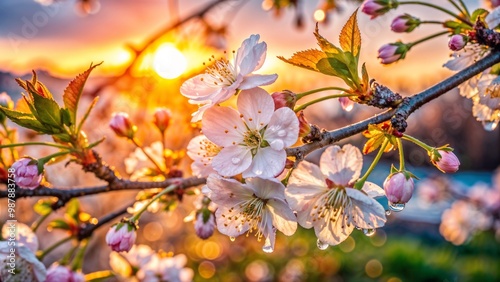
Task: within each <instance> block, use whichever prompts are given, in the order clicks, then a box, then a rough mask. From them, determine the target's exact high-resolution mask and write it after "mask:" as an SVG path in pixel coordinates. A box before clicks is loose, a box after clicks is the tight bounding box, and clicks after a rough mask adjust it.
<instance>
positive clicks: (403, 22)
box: [391, 14, 421, 32]
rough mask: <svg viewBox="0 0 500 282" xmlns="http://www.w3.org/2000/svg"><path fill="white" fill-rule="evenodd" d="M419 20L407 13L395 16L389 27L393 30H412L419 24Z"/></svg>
mask: <svg viewBox="0 0 500 282" xmlns="http://www.w3.org/2000/svg"><path fill="white" fill-rule="evenodd" d="M420 23H421V22H420V20H419V19H418V18H416V17H413V16H411V15H409V14H404V15H401V16H397V17H396V18H395V19H394V20H393V21H392V23H391V29H392V31H394V32H412V31H413V30H414V29H415V28H416V27H418V26H419V25H420Z"/></svg>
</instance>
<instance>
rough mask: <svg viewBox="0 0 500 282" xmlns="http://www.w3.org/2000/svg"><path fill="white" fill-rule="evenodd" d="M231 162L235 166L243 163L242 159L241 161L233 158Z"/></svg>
mask: <svg viewBox="0 0 500 282" xmlns="http://www.w3.org/2000/svg"><path fill="white" fill-rule="evenodd" d="M231 162H232V163H233V164H239V163H240V162H241V159H240V158H232V159H231Z"/></svg>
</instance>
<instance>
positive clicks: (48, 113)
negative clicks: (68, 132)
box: [33, 95, 63, 132]
mask: <svg viewBox="0 0 500 282" xmlns="http://www.w3.org/2000/svg"><path fill="white" fill-rule="evenodd" d="M33 106H34V107H35V110H36V112H37V115H38V117H37V118H38V120H39V121H40V122H41V123H42V124H47V125H50V126H53V127H55V128H57V129H59V132H60V131H62V130H63V128H62V126H63V123H62V118H61V108H59V105H58V104H57V103H56V101H54V100H53V99H50V98H45V97H42V96H40V95H33Z"/></svg>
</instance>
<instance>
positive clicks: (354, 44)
mask: <svg viewBox="0 0 500 282" xmlns="http://www.w3.org/2000/svg"><path fill="white" fill-rule="evenodd" d="M357 13H358V9H356V11H354V13H353V14H352V15H351V17H350V18H349V20H348V21H347V23H346V24H345V25H344V27H343V28H342V31H341V32H340V37H339V42H340V47H341V48H342V50H344V51H345V52H347V51H349V52H351V53H352V54H353V56H354V57H356V58H357V57H359V51H360V49H361V32H360V31H359V27H358V20H357Z"/></svg>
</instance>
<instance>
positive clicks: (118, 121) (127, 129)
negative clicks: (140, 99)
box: [109, 113, 137, 139]
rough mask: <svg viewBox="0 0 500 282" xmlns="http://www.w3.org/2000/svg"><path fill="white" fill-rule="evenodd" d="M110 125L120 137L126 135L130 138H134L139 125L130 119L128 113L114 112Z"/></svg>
mask: <svg viewBox="0 0 500 282" xmlns="http://www.w3.org/2000/svg"><path fill="white" fill-rule="evenodd" d="M109 127H111V129H113V131H114V132H115V133H116V135H118V136H119V137H126V138H129V139H132V138H134V135H135V132H136V131H137V126H135V125H134V124H133V123H132V121H130V118H129V117H128V114H127V113H114V114H113V117H112V118H111V121H110V122H109Z"/></svg>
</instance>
